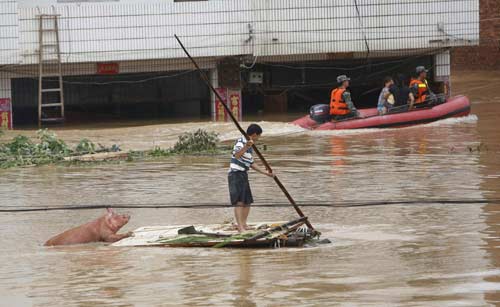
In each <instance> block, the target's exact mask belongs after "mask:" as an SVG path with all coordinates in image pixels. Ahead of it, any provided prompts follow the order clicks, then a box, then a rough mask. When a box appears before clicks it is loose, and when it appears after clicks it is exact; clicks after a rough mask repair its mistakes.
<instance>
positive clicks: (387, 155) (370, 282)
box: [0, 72, 500, 306]
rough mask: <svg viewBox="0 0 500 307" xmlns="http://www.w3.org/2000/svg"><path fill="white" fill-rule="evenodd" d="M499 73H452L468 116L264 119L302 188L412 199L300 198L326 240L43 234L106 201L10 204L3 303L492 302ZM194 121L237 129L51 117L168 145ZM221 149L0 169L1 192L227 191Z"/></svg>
mask: <svg viewBox="0 0 500 307" xmlns="http://www.w3.org/2000/svg"><path fill="white" fill-rule="evenodd" d="M483 78H484V79H486V80H489V81H487V82H482V81H481V80H483ZM495 78H496V79H495ZM495 84H496V85H495ZM498 84H500V75H499V74H493V75H492V76H488V78H485V77H484V76H483V75H482V74H478V73H475V74H474V73H472V74H466V73H464V72H462V73H459V77H458V78H456V79H455V80H454V89H455V92H456V93H459V92H460V93H466V94H468V95H469V96H470V97H471V98H472V101H473V102H474V104H473V115H471V116H469V117H466V118H462V119H449V120H444V121H441V122H438V123H433V124H430V125H425V126H419V127H411V128H405V129H388V130H376V129H370V130H362V131H355V132H352V131H351V132H305V131H303V130H301V129H298V128H296V127H293V126H290V125H287V124H285V123H284V122H277V121H272V122H270V121H265V122H263V123H262V125H263V127H264V133H265V134H264V137H263V139H262V142H263V143H265V144H267V150H266V151H264V154H265V156H266V157H268V159H269V162H270V163H271V165H273V166H274V168H275V170H276V172H277V173H278V175H279V177H280V178H281V180H282V181H283V183H284V184H285V186H286V187H287V188H288V189H289V190H290V192H291V194H292V195H293V196H294V197H295V198H296V200H297V201H298V202H303V203H315V202H321V203H326V202H331V203H344V204H346V203H348V204H353V205H356V204H364V203H368V202H377V201H403V202H404V201H411V203H399V204H393V205H388V206H363V207H344V208H336V207H305V208H303V210H304V211H305V213H306V214H307V215H308V216H309V217H310V220H311V222H312V223H313V224H314V225H315V226H316V227H317V228H318V229H319V230H321V231H322V232H323V237H326V238H330V239H332V240H333V244H331V245H325V246H321V247H316V248H301V249H276V250H232V249H222V250H214V249H168V248H114V247H110V246H105V245H102V244H90V245H82V246H72V247H62V248H45V247H43V246H42V244H43V242H44V241H45V240H46V239H48V238H49V237H50V236H52V235H54V234H56V233H59V232H61V231H63V230H65V229H67V228H69V227H73V226H75V225H78V224H81V223H84V222H86V221H88V220H91V219H93V218H95V217H97V216H98V215H99V214H101V213H102V211H103V210H84V211H50V212H32V213H1V214H0V238H1V239H0V245H1V249H0V263H1V265H0V297H1V299H0V306H170V305H172V306H209V305H217V306H359V305H364V306H366V305H371V306H391V305H393V306H488V305H491V306H494V305H498V304H499V303H500V238H499V234H500V201H499V199H500V158H499V157H500V131H499V130H498V120H499V118H500V94H498V92H497V91H496V87H498ZM200 125H201V126H202V127H204V128H206V129H209V130H214V131H217V132H219V133H221V136H222V138H224V139H227V140H230V139H232V138H234V137H236V136H237V133H235V132H234V128H233V126H231V125H230V124H215V123H208V122H203V123H184V124H182V123H177V124H157V125H148V126H137V127H128V128H127V127H118V128H112V127H108V128H105V127H104V128H103V127H100V128H99V129H98V128H95V127H94V128H88V129H82V128H78V127H77V128H75V127H69V128H64V129H60V131H57V132H58V134H59V135H60V136H62V137H63V138H65V139H67V140H68V141H69V142H72V141H76V140H77V139H79V138H80V137H88V138H90V139H97V140H99V141H101V142H103V143H108V144H109V143H118V144H122V146H123V147H124V148H128V149H130V148H134V149H145V148H150V147H152V146H154V145H161V146H168V145H169V144H171V143H173V142H175V139H176V136H177V135H178V134H179V133H180V132H182V131H185V130H191V129H195V128H197V127H199V126H200ZM22 133H28V134H29V133H33V131H23V132H22ZM8 136H10V133H9V135H8ZM478 148H479V150H478ZM227 164H228V159H227V157H225V156H215V157H173V158H168V159H163V160H156V161H150V162H129V163H114V164H100V165H80V166H71V167H67V166H43V167H31V168H17V169H9V170H1V171H0V206H1V207H2V208H6V207H9V206H11V207H16V208H25V207H30V206H78V205H87V204H96V205H99V204H152V203H155V204H167V205H168V204H172V205H173V204H185V203H202V204H206V203H225V202H226V201H227V197H228V196H227V191H226V189H227V187H226V184H227V183H226V172H227ZM250 177H251V184H252V188H253V192H254V196H255V200H256V204H257V205H258V204H265V203H285V202H286V199H285V198H284V196H283V195H282V193H281V192H280V190H279V189H278V188H277V187H276V186H275V184H274V183H273V181H272V180H270V179H268V178H264V177H262V176H258V175H257V174H255V173H252V174H251V176H250ZM440 200H448V201H451V202H450V203H446V204H443V203H439V201H440ZM464 200H470V201H472V202H473V203H463V201H464ZM454 201H455V202H454ZM478 201H481V203H478ZM122 211H127V212H129V213H131V214H132V219H131V221H130V223H129V224H128V225H127V226H126V227H125V229H124V230H125V231H128V230H133V229H135V228H137V227H140V226H145V225H172V224H191V223H219V222H223V221H224V220H227V219H229V218H231V216H232V215H231V210H230V209H229V208H221V209H127V210H122ZM293 217H295V212H294V211H293V209H291V208H287V207H276V208H254V210H252V212H251V216H250V219H251V220H254V221H262V220H286V219H290V218H293Z"/></svg>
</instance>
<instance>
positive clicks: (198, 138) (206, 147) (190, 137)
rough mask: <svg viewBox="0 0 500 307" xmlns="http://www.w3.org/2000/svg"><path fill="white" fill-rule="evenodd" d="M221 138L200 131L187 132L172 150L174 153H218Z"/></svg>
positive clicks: (214, 134) (180, 137) (211, 133)
mask: <svg viewBox="0 0 500 307" xmlns="http://www.w3.org/2000/svg"><path fill="white" fill-rule="evenodd" d="M218 142H219V137H218V135H217V134H216V133H215V132H207V131H205V130H202V129H198V130H196V131H195V132H186V133H183V134H181V135H180V136H179V140H178V141H177V143H176V144H175V145H174V147H173V148H172V152H174V153H183V154H185V153H199V152H215V151H217V143H218Z"/></svg>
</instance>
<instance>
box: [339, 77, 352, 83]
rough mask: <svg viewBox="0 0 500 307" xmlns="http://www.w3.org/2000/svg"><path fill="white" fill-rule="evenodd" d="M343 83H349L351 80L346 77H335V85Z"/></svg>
mask: <svg viewBox="0 0 500 307" xmlns="http://www.w3.org/2000/svg"><path fill="white" fill-rule="evenodd" d="M344 81H351V78H349V77H347V76H346V75H340V76H338V77H337V83H340V82H344Z"/></svg>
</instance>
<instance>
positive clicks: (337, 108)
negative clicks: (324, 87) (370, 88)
mask: <svg viewBox="0 0 500 307" xmlns="http://www.w3.org/2000/svg"><path fill="white" fill-rule="evenodd" d="M350 80H351V79H350V78H348V77H347V76H346V75H340V76H338V77H337V88H335V89H334V90H333V91H332V94H331V97H330V115H331V116H332V119H333V120H341V119H347V118H351V117H359V112H358V110H357V109H356V107H355V106H354V103H353V102H352V99H351V93H350V92H349V91H348V90H347V88H348V87H349V81H350Z"/></svg>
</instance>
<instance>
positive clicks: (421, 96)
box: [410, 79, 429, 103]
mask: <svg viewBox="0 0 500 307" xmlns="http://www.w3.org/2000/svg"><path fill="white" fill-rule="evenodd" d="M415 84H416V85H417V89H418V91H417V97H415V103H422V102H424V101H425V100H426V99H427V94H429V86H428V84H427V80H424V81H420V80H418V79H411V81H410V88H412V87H414V86H415Z"/></svg>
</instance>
